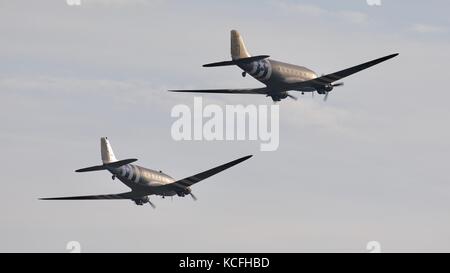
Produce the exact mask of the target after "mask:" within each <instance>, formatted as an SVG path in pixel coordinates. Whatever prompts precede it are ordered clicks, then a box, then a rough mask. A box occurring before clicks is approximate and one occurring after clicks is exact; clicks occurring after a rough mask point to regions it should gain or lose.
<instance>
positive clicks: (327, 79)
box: [287, 53, 398, 89]
mask: <svg viewBox="0 0 450 273" xmlns="http://www.w3.org/2000/svg"><path fill="white" fill-rule="evenodd" d="M397 55H398V53H396V54H391V55H388V56H385V57H381V58H378V59H375V60H372V61H369V62H365V63H363V64H360V65H356V66H353V67H350V68H347V69H344V70H341V71H338V72H334V73H331V74H328V75H324V76H321V77H318V78H315V79H311V80H307V81H303V82H296V83H291V84H288V85H287V87H288V88H292V89H296V88H302V87H314V88H316V89H319V88H322V87H323V86H325V85H328V84H331V83H333V82H335V81H338V80H340V79H343V78H345V77H348V76H350V75H353V74H355V73H358V72H360V71H362V70H364V69H367V68H369V67H372V66H374V65H377V64H379V63H382V62H384V61H387V60H389V59H392V58H394V57H396V56H397Z"/></svg>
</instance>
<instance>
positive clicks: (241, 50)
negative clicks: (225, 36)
mask: <svg viewBox="0 0 450 273" xmlns="http://www.w3.org/2000/svg"><path fill="white" fill-rule="evenodd" d="M248 57H251V55H250V54H249V53H248V51H247V48H246V47H245V44H244V40H243V39H242V36H241V34H239V32H238V31H237V30H232V31H231V59H233V60H237V59H241V58H248Z"/></svg>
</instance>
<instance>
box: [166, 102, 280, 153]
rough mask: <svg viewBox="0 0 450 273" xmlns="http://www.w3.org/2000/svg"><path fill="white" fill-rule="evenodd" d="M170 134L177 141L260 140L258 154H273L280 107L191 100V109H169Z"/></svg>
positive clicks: (183, 107)
mask: <svg viewBox="0 0 450 273" xmlns="http://www.w3.org/2000/svg"><path fill="white" fill-rule="evenodd" d="M171 116H172V117H174V118H176V120H175V122H174V123H173V124H172V128H171V135H172V138H173V139H174V140H176V141H180V140H206V141H212V140H219V141H223V140H225V141H236V140H252V141H260V150H261V151H275V150H277V149H278V146H279V143H280V133H279V131H280V130H279V129H280V125H279V116H280V108H279V105H270V106H268V105H258V106H256V105H253V104H250V105H246V106H244V105H226V106H225V109H223V108H222V107H221V106H219V105H216V104H208V105H203V100H202V98H201V97H194V105H193V106H192V107H190V106H188V105H185V104H178V105H175V106H174V107H173V108H172V111H171Z"/></svg>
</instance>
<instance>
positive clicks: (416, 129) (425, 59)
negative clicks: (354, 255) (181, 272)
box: [0, 0, 450, 252]
mask: <svg viewBox="0 0 450 273" xmlns="http://www.w3.org/2000/svg"><path fill="white" fill-rule="evenodd" d="M449 9H450V4H449V2H448V1H406V0H405V1H401V0H397V1H393V0H390V1H389V0H383V1H382V6H380V7H370V6H368V5H367V4H366V1H364V0H351V1H350V0H349V1H294V0H292V1H288V0H281V1H275V0H266V1H245V2H244V1H169V0H167V1H165V0H158V1H146V0H110V1H108V0H82V5H81V6H68V5H67V4H66V2H65V1H64V0H58V1H57V0H53V1H50V0H49V1H21V0H16V1H7V0H0V36H1V37H2V39H1V43H0V109H1V110H0V125H1V126H0V128H1V129H0V130H1V131H0V132H1V134H0V151H1V157H0V166H1V167H0V170H1V173H2V187H1V192H2V198H1V199H0V215H1V225H0V251H4V252H5V251H52V252H66V250H65V246H66V243H67V242H68V241H72V240H76V241H79V242H80V243H81V245H82V250H83V251H85V252H96V251H112V252H117V251H139V252H140V251H145V252H167V251H168V252H173V251H258V252H259V251H274V252H278V251H295V252H297V251H365V247H366V244H367V242H369V241H372V240H376V241H379V242H380V243H381V246H382V249H383V250H384V251H450V231H449V230H450V216H449V215H450V214H449V211H450V183H449V182H450V181H449V174H448V168H449V167H448V164H449V160H448V158H449V154H450V145H449V139H450V126H449V124H450V108H449V106H448V104H449V101H450V92H449V91H450V90H448V83H447V80H448V79H449V76H450V75H449V72H448V68H447V66H448V63H449V62H450V51H449V50H448V49H449V48H450V47H449V46H450V35H449V34H450V22H449V20H450V19H449V17H448V14H447V13H448V12H447V11H448V10H449ZM231 29H238V30H239V31H240V32H241V34H242V35H243V37H244V40H245V42H246V45H247V48H248V50H249V51H250V53H252V54H254V55H257V54H268V55H271V57H272V58H274V59H277V60H281V61H286V62H290V63H294V64H299V65H304V66H307V67H309V68H311V69H313V70H314V71H316V72H318V73H319V74H320V73H331V72H334V71H337V70H340V69H343V68H347V67H349V66H352V65H356V64H359V63H362V62H365V61H368V60H371V59H375V58H378V57H381V56H384V55H387V54H390V53H396V52H399V53H400V56H399V57H397V58H395V59H392V60H389V61H388V62H386V63H383V64H381V65H378V66H376V67H374V68H371V69H369V70H366V71H363V72H361V73H358V74H356V75H353V76H351V77H349V78H346V79H345V86H344V87H342V88H336V89H335V90H334V91H333V92H332V93H331V94H330V97H329V99H328V101H327V102H326V103H324V102H323V101H322V97H321V96H315V98H314V99H313V98H311V96H310V95H305V96H303V97H300V100H299V101H293V100H284V101H282V102H281V103H279V105H280V146H279V149H278V150H277V151H276V152H260V151H259V142H255V141H234V142H224V141H214V142H198V141H197V142H195V141H181V142H176V141H174V140H172V138H171V136H170V127H171V125H172V123H173V121H174V119H173V118H171V116H170V111H171V109H172V107H173V106H174V105H176V104H180V103H183V104H187V105H192V104H193V95H192V94H174V93H168V92H166V90H167V89H169V88H241V87H260V86H261V84H260V83H258V82H257V81H256V80H254V79H252V78H251V77H246V78H242V77H241V75H240V70H239V69H238V68H236V67H222V68H211V69H206V68H203V67H201V65H202V64H204V63H208V62H213V61H222V60H227V59H229V58H230V56H229V55H230V48H229V47H230V41H229V39H230V37H229V35H230V33H229V31H230V30H231ZM203 99H204V102H205V103H216V104H219V105H225V104H250V103H256V104H267V105H271V104H272V101H271V100H270V99H269V98H265V97H264V96H252V95H242V96H239V95H234V96H232V95H230V96H227V95H204V97H203ZM101 136H108V138H109V139H110V141H111V144H112V146H113V148H114V151H115V153H116V156H117V157H118V158H129V157H137V158H139V162H138V163H139V164H140V165H142V166H146V167H150V168H154V169H161V170H163V171H165V172H167V173H169V174H170V175H172V176H174V177H175V178H183V177H185V176H189V175H192V174H195V173H197V172H199V171H203V170H206V169H208V168H211V167H214V166H216V165H218V164H221V163H224V162H227V161H230V160H233V159H235V158H238V157H241V156H244V155H247V154H254V155H255V156H254V157H253V158H252V159H250V160H248V161H246V162H244V163H242V164H240V165H238V166H236V167H233V168H232V169H229V170H227V171H225V172H223V173H220V174H218V175H216V176H213V177H211V178H209V179H207V180H205V181H203V182H201V183H199V184H197V185H195V186H194V187H193V191H194V193H195V194H196V196H197V197H198V198H199V200H198V201H197V202H193V201H192V199H191V198H189V197H188V198H174V199H173V201H171V199H170V198H166V199H164V200H163V199H161V198H159V197H153V198H152V200H153V201H154V203H155V204H156V206H157V209H156V210H153V209H152V208H151V207H150V206H148V205H147V206H141V207H139V206H136V205H134V203H132V202H130V201H85V202H83V201H81V202H75V201H67V202H49V201H46V202H44V201H38V200H37V199H38V198H39V197H46V196H65V195H84V194H105V193H119V192H123V191H127V188H126V186H124V185H123V184H121V183H120V182H118V181H117V180H115V181H112V180H111V177H110V175H109V174H108V173H106V172H93V173H84V174H79V173H75V172H74V171H73V170H75V169H77V168H81V167H86V166H90V165H96V164H99V163H100V162H101V161H100V147H99V142H100V141H99V138H100V137H101Z"/></svg>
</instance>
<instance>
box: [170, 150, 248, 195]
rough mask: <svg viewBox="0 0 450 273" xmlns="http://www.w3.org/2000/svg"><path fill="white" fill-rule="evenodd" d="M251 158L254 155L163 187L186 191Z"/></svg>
mask: <svg viewBox="0 0 450 273" xmlns="http://www.w3.org/2000/svg"><path fill="white" fill-rule="evenodd" d="M250 157H252V155H248V156H244V157H241V158H239V159H236V160H233V161H231V162H228V163H225V164H223V165H220V166H217V167H215V168H212V169H210V170H207V171H204V172H201V173H198V174H196V175H193V176H189V177H186V178H184V179H181V180H178V181H175V182H173V183H170V184H167V185H163V186H161V187H167V189H168V190H173V191H179V190H184V189H186V188H187V187H189V186H192V185H194V184H195V183H198V182H200V181H202V180H204V179H206V178H208V177H210V176H213V175H215V174H218V173H220V172H221V171H224V170H226V169H228V168H231V167H233V166H234V165H237V164H239V163H241V162H242V161H245V160H247V159H249V158H250Z"/></svg>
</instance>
